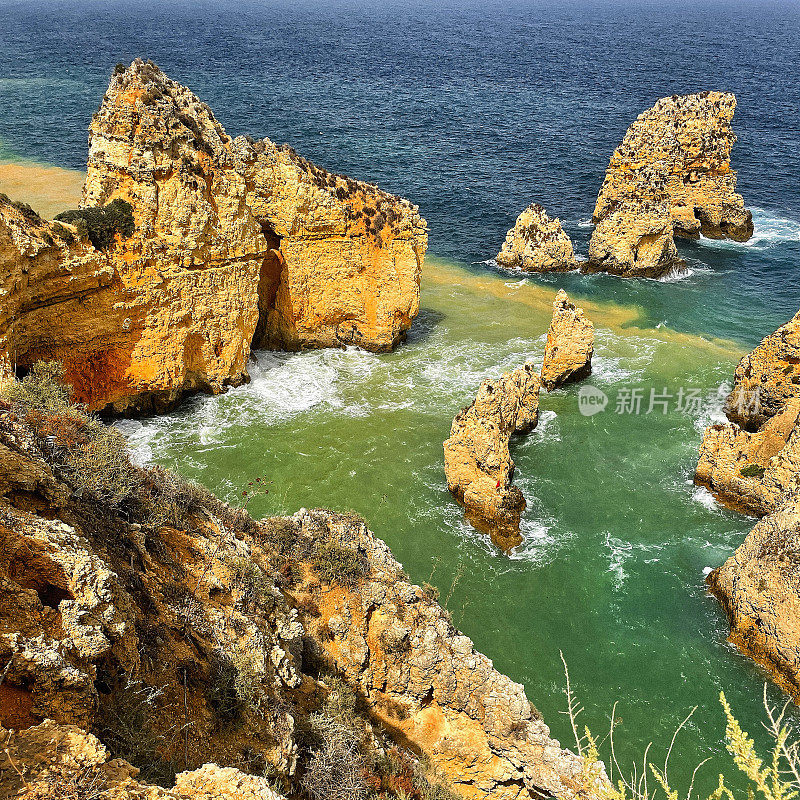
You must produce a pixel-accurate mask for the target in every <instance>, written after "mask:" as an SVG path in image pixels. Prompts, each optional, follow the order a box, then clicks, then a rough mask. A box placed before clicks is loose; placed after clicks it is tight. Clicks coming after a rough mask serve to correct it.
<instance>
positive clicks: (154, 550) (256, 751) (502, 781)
mask: <svg viewBox="0 0 800 800" xmlns="http://www.w3.org/2000/svg"><path fill="white" fill-rule="evenodd" d="M525 374H526V376H527V375H528V374H530V375H531V376H532V377H531V378H530V379H529V383H530V386H537V388H538V385H537V384H536V383H535V381H536V375H535V373H533V371H532V370H531V371H530V373H527V372H526V373H525ZM522 377H523V376H519V378H518V380H520V381H521V380H522ZM526 385H527V384H526ZM528 391H530V387H529V389H528ZM534 399H535V395H534V396H533V397H531V398H527V397H526V400H525V402H524V403H523V402H522V400H521V398H518V399H517V401H516V404H518V405H519V408H515V409H514V410H512V409H511V405H513V403H512V401H511V400H510V399H509V398H507V399H506V401H505V403H504V404H503V407H502V409H500V410H498V413H502V414H504V415H505V416H504V417H503V418H504V419H507V420H508V419H510V418H511V417H513V419H514V425H515V427H516V428H519V429H526V428H529V427H531V426H532V425H533V424H535V402H534ZM15 402H16V401H15ZM74 419H76V417H74V415H72V414H71V413H66V412H63V411H59V412H53V413H39V412H38V411H37V409H29V410H28V411H25V409H24V408H23V409H20V408H17V407H16V406H15V407H14V410H12V411H10V410H0V540H1V541H0V554H2V555H0V587H1V588H2V592H0V665H2V677H3V680H2V682H1V683H0V725H3V726H4V727H5V728H13V729H14V730H16V731H20V733H17V734H14V735H13V736H11V735H10V734H8V735H7V738H6V741H8V743H9V752H10V753H11V755H12V758H13V759H14V763H15V764H17V766H19V765H20V764H21V765H23V766H25V770H26V771H25V772H24V774H25V776H26V781H27V782H28V784H29V785H30V786H33V785H36V787H37V790H39V789H41V790H42V791H43V792H44V793H43V794H41V795H32V797H37V796H58V792H57V791H56V790H55V789H52V790H51V791H50V792H49V793H48V792H46V791H44V789H45V787H48V786H50V787H52V786H56V787H57V786H59V785H60V784H59V783H58V781H69V780H73V779H75V780H77V779H78V778H79V779H80V780H83V779H84V778H86V780H92V781H95V783H93V785H95V786H97V787H98V788H99V787H103V791H105V790H106V787H107V788H108V791H109V792H110V794H109V800H111V798H112V797H120V798H125V797H128V794H126V792H131V793H132V796H134V797H138V796H141V795H137V794H136V793H135V792H136V791H139V790H140V789H142V787H144V788H146V790H147V791H148V792H150V794H147V795H146V796H148V797H176V798H182V797H184V796H185V797H201V798H202V797H205V796H208V797H209V798H210V797H212V796H213V797H216V796H224V794H225V792H226V791H231V792H233V791H234V788H235V790H236V792H238V793H237V794H236V796H242V797H250V796H253V797H265V798H267V800H275V796H274V795H273V794H270V793H269V792H267V793H263V790H264V789H265V788H266V786H265V784H264V783H263V779H261V778H254V777H252V776H251V775H246V774H244V773H255V774H258V775H263V774H265V772H269V773H271V774H272V775H274V776H275V777H276V778H278V779H279V780H281V781H282V782H283V783H282V785H286V786H287V787H288V790H287V793H288V794H292V795H295V794H296V793H297V791H298V789H299V787H301V786H305V787H307V786H308V785H309V782H310V781H313V780H317V781H319V780H326V781H327V782H328V784H330V781H332V780H335V779H336V773H331V774H328V773H326V772H325V770H326V769H327V768H328V767H326V765H330V763H331V761H330V760H329V759H328V756H329V755H330V753H329V752H328V751H327V750H325V748H326V747H328V746H331V747H336V746H340V745H337V742H339V743H341V741H342V740H345V741H346V742H349V744H348V747H351V748H355V749H352V750H346V751H345V750H341V751H337V752H336V753H333V755H334V756H336V757H341V756H342V753H345V755H347V759H345V760H346V761H347V763H348V764H351V766H353V770H354V772H353V773H352V774H353V775H355V778H354V780H355V779H357V780H358V781H362V782H363V781H366V780H367V779H368V780H369V781H371V782H372V783H370V784H369V785H372V786H380V785H382V784H381V781H383V780H388V779H389V778H388V777H387V776H386V775H384V774H383V773H381V772H380V770H381V767H380V764H381V763H383V762H382V761H381V759H383V761H385V760H386V754H387V753H388V752H390V751H391V752H395V751H396V752H397V753H401V756H399V758H400V761H401V762H402V763H404V764H407V765H409V764H410V765H414V766H413V769H414V770H415V771H414V772H413V781H414V783H413V785H414V786H415V787H419V786H424V785H429V784H430V783H432V782H434V781H435V782H445V783H446V784H449V785H450V786H452V788H453V789H454V790H455V791H456V792H457V793H458V794H460V795H461V796H463V797H465V798H470V799H472V798H482V797H486V798H488V797H489V796H492V797H495V796H497V797H499V798H508V800H512V798H513V799H514V800H517V799H518V798H530V799H531V800H533V799H534V798H536V800H538V798H541V797H543V796H558V797H563V798H565V800H574V799H575V798H593V797H598V796H599V788H600V786H601V785H602V784H603V780H604V779H603V776H602V772H601V771H598V770H597V769H594V768H592V769H590V770H588V771H587V769H586V767H587V765H586V764H585V763H584V762H583V761H582V760H581V759H579V758H578V757H577V756H575V755H573V754H572V753H570V752H568V751H566V750H563V749H562V748H561V747H560V746H559V744H558V742H556V741H554V740H552V739H551V738H550V736H549V731H548V729H547V726H546V725H545V724H544V723H543V722H542V721H541V720H540V719H539V718H538V716H537V715H536V713H535V712H534V710H533V709H532V706H531V705H530V703H529V702H528V701H527V699H526V697H525V693H524V691H523V689H522V687H521V686H520V685H519V684H516V683H514V682H513V681H511V680H510V679H508V678H506V677H505V676H503V675H500V674H499V673H498V672H497V671H496V670H494V669H493V667H492V664H491V662H490V661H489V660H488V659H487V658H486V657H485V656H483V655H481V654H480V653H478V652H476V651H475V649H474V647H473V645H472V642H471V641H470V640H469V639H468V638H467V637H466V636H464V635H463V634H461V633H460V632H459V631H457V630H456V629H455V628H454V627H453V625H452V623H451V621H450V618H449V616H448V615H447V614H446V612H445V611H444V610H443V609H441V608H440V607H439V606H438V605H437V604H436V603H435V602H434V601H433V600H432V599H431V597H430V596H429V595H427V594H426V593H424V592H423V591H422V590H421V589H420V588H419V587H418V586H414V585H413V584H411V583H409V581H408V579H407V577H406V576H405V575H404V573H403V572H402V569H401V567H400V565H399V564H398V563H397V562H396V561H395V560H394V559H393V558H392V556H391V554H390V552H389V550H388V548H387V547H386V545H384V544H383V543H382V542H381V541H379V540H377V539H375V537H374V536H373V535H372V534H371V533H370V532H369V531H368V530H367V528H366V525H365V524H364V523H363V521H362V520H360V519H359V518H355V517H354V516H352V515H337V514H332V513H330V512H327V511H319V510H318V511H306V510H301V511H300V512H298V513H297V514H295V515H294V516H293V517H286V518H272V519H267V520H264V521H262V522H255V521H254V520H252V519H251V518H250V517H249V515H247V513H246V512H244V511H242V510H236V509H232V508H230V507H228V506H226V505H224V504H223V503H221V502H220V501H218V500H217V499H216V498H214V497H213V496H212V495H210V494H209V493H208V492H206V491H205V490H203V489H201V488H200V487H197V486H193V485H190V484H186V483H185V482H183V481H181V480H180V479H178V478H176V477H174V476H171V475H170V474H169V473H166V472H164V471H163V470H160V469H157V468H151V469H148V470H141V469H138V468H135V467H133V466H132V465H130V464H129V463H127V462H123V463H118V462H114V463H113V464H111V463H109V464H106V465H105V466H103V467H102V469H103V470H105V471H107V472H108V471H110V470H111V468H112V466H113V472H112V474H111V478H112V479H113V481H114V484H115V485H124V486H125V487H127V488H126V489H125V493H124V496H123V498H122V499H121V500H119V502H118V503H117V504H116V505H112V504H111V503H110V501H109V500H108V499H106V497H105V495H104V494H103V493H101V492H99V490H95V489H94V488H92V487H93V486H94V483H92V482H87V481H86V480H84V477H85V476H83V475H80V474H78V473H77V472H75V471H74V468H73V467H69V468H66V467H65V464H66V463H67V462H64V461H63V460H60V457H59V452H60V451H59V449H58V448H59V447H60V446H61V445H60V444H59V443H60V442H63V441H65V437H68V436H73V435H77V436H78V437H80V435H79V433H77V434H76V433H75V432H74V431H73V428H72V421H73V420H74ZM77 419H78V421H80V420H81V419H82V418H81V417H80V415H78V417H77ZM82 429H83V428H82V426H81V425H78V426H77V430H78V432H80V430H82ZM52 431H56V433H55V434H53V433H52ZM108 435H116V434H112V433H109V434H108ZM77 441H78V445H77V447H78V448H79V449H80V448H81V447H84V445H83V444H81V441H82V440H81V439H80V438H78V440H77ZM103 441H105V440H103ZM74 452H75V447H73V449H72V455H71V456H70V458H73V457H74ZM87 452H88V451H87ZM91 452H96V451H94V450H92V451H91ZM74 463H75V462H74V460H71V461H69V464H74ZM14 467H16V468H14ZM93 468H95V467H89V466H88V465H87V469H93ZM337 676H338V677H337ZM337 682H338V683H337ZM339 684H340V685H341V687H342V688H336V687H337V685H339ZM345 690H346V691H348V692H351V693H354V694H353V697H354V698H355V699H354V700H353V703H352V705H350V706H347V704H346V703H342V702H339V703H338V705H335V711H331V710H330V709H329V706H328V705H326V704H328V703H330V702H331V697H332V696H336V695H337V693H338V695H339V696H340V697H341V695H342V692H344V691H345ZM348 709H349V710H348ZM46 719H50V720H52V722H45V720H46ZM68 726H77V728H69V727H68ZM78 729H80V730H78ZM298 729H302V731H303V734H302V738H301V736H300V734H299V733H298ZM86 731H90V732H92V733H94V734H95V736H96V737H97V738H96V739H95V738H93V737H90V736H87V735H86V733H85V732H86ZM334 734H335V735H334ZM98 740H99V741H98ZM101 743H102V744H101ZM51 745H52V746H51ZM320 748H321V749H320ZM77 751H80V753H82V754H83V755H79V754H77ZM318 753H322V754H323V756H324V757H322V756H320V758H317V754H318ZM414 753H421V754H424V755H425V756H426V759H427V761H426V762H425V763H426V764H427V766H423V765H422V764H421V763H420V762H419V761H418V760H417V758H416V756H415V755H414ZM381 754H383V755H381ZM109 756H112V757H113V760H111V761H109ZM122 758H125V759H126V761H127V762H130V764H133V767H135V768H137V769H141V770H142V772H141V774H138V775H137V774H136V769H133V768H132V767H131V766H130V764H128V763H126V762H123V761H121V760H119V759H122ZM320 759H321V760H320ZM348 759H349V760H348ZM209 762H214V763H213V764H211V763H209ZM334 763H339V762H336V761H335V759H334ZM29 765H30V766H29ZM589 766H590V765H589ZM239 770H242V771H241V772H240V771H239ZM315 770H316V771H315ZM178 771H180V774H178V775H177V777H174V773H175V772H178ZM326 776H327V777H326ZM364 776H366V777H364ZM587 776H589V778H588V779H587ZM18 777H19V776H18V773H16V771H13V774H12V771H9V769H8V763H7V760H2V763H0V787H8V786H9V785H10V784H9V782H11V785H13V786H14V787H18V783H16V781H17V778H18ZM156 779H158V780H157V782H158V783H160V784H161V785H163V786H172V785H173V784H174V788H172V789H169V790H162V789H160V788H157V787H150V786H148V785H149V784H152V783H153V782H154V781H156ZM408 780H411V775H409V777H408ZM73 782H74V781H73ZM426 782H427V783H426ZM326 785H327V784H326ZM359 785H360V786H362V789H363V792H364V793H366V792H367V784H366V783H363V785H362V784H359ZM407 785H411V784H407ZM362 789H359V790H358V791H362ZM112 790H113V791H112ZM214 792H216V793H217V794H216V795H215V794H214ZM259 792H262V794H259ZM421 792H422V790H421V789H417V788H415V789H413V791H412V794H411V796H412V797H413V798H414V800H420V799H421V798H422V796H423V795H422V793H421ZM354 796H358V795H354Z"/></svg>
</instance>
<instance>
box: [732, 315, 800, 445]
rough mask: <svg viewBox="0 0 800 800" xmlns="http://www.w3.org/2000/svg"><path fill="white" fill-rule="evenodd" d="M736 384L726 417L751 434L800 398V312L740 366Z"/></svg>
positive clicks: (735, 380)
mask: <svg viewBox="0 0 800 800" xmlns="http://www.w3.org/2000/svg"><path fill="white" fill-rule="evenodd" d="M733 381H734V382H733V390H732V391H731V393H730V395H729V396H728V399H727V400H726V403H725V414H726V415H727V416H728V418H729V419H730V420H732V421H733V422H736V423H738V424H739V425H740V426H741V427H743V428H745V429H746V430H749V431H756V430H758V429H759V428H760V427H761V426H762V425H763V424H764V423H765V422H766V421H767V420H768V419H770V417H773V416H775V415H776V414H779V413H780V412H781V411H782V410H783V408H784V407H785V405H786V403H787V402H788V401H789V400H791V399H793V398H798V397H800V311H798V313H797V314H795V315H794V317H793V318H792V319H791V320H789V322H787V323H786V324H785V325H782V326H781V327H780V328H778V330H776V331H775V332H774V333H771V334H769V336H766V337H765V338H764V339H763V340H762V341H761V343H760V344H759V345H758V347H756V348H755V349H754V350H753V351H752V352H751V353H748V354H747V355H746V356H745V357H744V358H743V359H742V360H741V361H740V362H739V365H738V366H737V367H736V371H735V372H734V378H733Z"/></svg>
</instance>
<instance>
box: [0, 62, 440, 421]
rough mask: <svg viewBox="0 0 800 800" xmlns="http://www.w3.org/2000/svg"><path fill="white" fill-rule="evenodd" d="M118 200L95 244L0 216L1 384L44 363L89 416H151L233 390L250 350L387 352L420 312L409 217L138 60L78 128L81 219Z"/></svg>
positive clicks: (77, 232) (410, 212) (400, 205)
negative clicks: (228, 118)
mask: <svg viewBox="0 0 800 800" xmlns="http://www.w3.org/2000/svg"><path fill="white" fill-rule="evenodd" d="M115 200H124V201H126V202H128V203H130V205H131V207H132V220H131V223H132V225H131V226H123V228H121V229H120V231H119V232H117V233H116V234H113V232H112V234H111V235H110V236H109V237H108V243H107V245H102V244H101V243H100V242H101V238H100V237H98V236H97V235H94V234H95V233H96V232H95V231H93V229H92V227H91V226H92V221H91V220H89V223H88V224H89V228H88V231H87V229H86V225H85V223H82V221H81V220H80V219H78V218H77V217H79V216H80V214H78V215H77V217H76V216H71V217H69V219H72V220H73V223H74V224H64V225H61V224H55V225H53V224H50V223H44V222H43V221H41V220H39V219H38V218H36V217H35V215H34V216H30V215H26V214H24V213H21V212H20V211H19V210H18V209H15V208H13V207H12V206H11V205H10V204H8V203H0V287H3V291H4V297H3V309H2V310H0V372H2V373H4V374H5V375H8V374H9V373H10V371H11V370H12V368H13V367H14V366H15V365H16V367H17V368H23V369H26V368H28V367H30V366H31V364H33V363H34V362H35V361H36V360H38V359H55V360H59V361H61V362H63V364H64V366H65V367H66V370H67V380H68V381H69V382H70V383H72V385H73V386H74V387H75V396H76V399H79V400H81V401H83V402H86V403H87V404H88V405H89V406H90V407H91V408H93V409H98V410H103V409H104V410H107V411H109V412H114V413H126V414H137V413H148V412H153V411H161V410H164V409H165V408H168V407H169V406H171V405H173V404H174V403H175V402H176V401H177V399H178V398H179V397H180V396H181V394H182V393H184V392H187V391H193V390H198V389H199V390H204V391H209V392H219V391H222V390H223V389H224V388H225V387H226V386H229V385H237V384H240V383H242V382H244V381H246V380H248V374H247V361H248V357H249V354H250V350H251V348H277V349H290V350H296V349H301V348H307V347H332V346H334V347H341V346H344V345H359V346H360V347H363V348H365V349H368V350H374V351H386V350H390V349H391V348H393V347H394V346H395V345H396V344H397V343H398V342H400V341H401V340H402V339H403V338H404V336H405V333H406V331H407V330H408V328H409V326H410V325H411V321H412V320H413V318H414V317H415V316H416V314H417V312H418V310H419V281H420V271H421V268H422V262H423V258H424V254H425V249H426V246H427V232H426V223H425V221H424V220H423V219H422V218H421V217H420V215H419V213H418V209H417V207H416V206H413V205H412V204H411V203H409V202H408V201H407V200H403V199H401V198H399V197H395V196H393V195H390V194H387V193H386V192H383V191H381V190H380V189H378V188H377V187H375V186H372V185H370V184H366V183H363V182H360V181H355V180H353V179H351V178H348V177H346V176H342V175H334V174H332V173H329V172H327V171H325V170H324V169H321V168H319V167H317V166H316V165H314V164H312V163H311V162H309V161H307V160H306V159H304V158H302V157H301V156H299V155H298V154H297V153H295V151H294V150H292V149H291V148H290V147H288V145H284V146H281V147H279V146H277V145H275V144H273V143H272V142H271V141H269V140H268V139H263V140H261V141H253V140H252V139H251V138H249V137H244V136H240V137H237V138H236V139H231V137H229V136H228V135H227V133H226V132H225V130H224V128H223V127H222V125H221V124H220V123H219V122H218V121H217V120H216V118H215V117H214V115H213V113H212V112H211V110H210V109H209V107H208V106H207V105H206V104H205V103H202V102H201V101H200V100H199V99H198V98H197V97H196V96H195V95H194V94H192V93H191V92H190V91H189V90H188V89H187V88H185V87H183V86H181V85H180V84H178V83H176V82H174V81H172V80H170V79H169V78H168V77H167V76H166V75H164V74H163V73H162V72H161V71H160V70H159V69H158V68H157V67H156V66H155V65H153V64H151V63H149V62H142V61H140V60H136V61H134V62H133V64H131V66H130V67H129V68H128V69H126V70H119V71H116V72H115V74H114V75H113V77H112V79H111V83H110V85H109V88H108V91H107V92H106V94H105V95H104V97H103V101H102V104H101V106H100V109H99V110H98V112H97V113H96V114H95V115H94V117H93V119H92V123H91V126H90V132H89V157H88V164H87V175H86V184H85V186H84V193H83V202H82V207H83V209H84V210H85V212H86V213H90V212H92V211H93V210H94V209H97V208H99V207H105V206H107V205H108V204H110V203H111V202H113V201H115ZM87 237H88V238H89V239H90V240H91V241H93V242H95V244H97V245H98V246H100V247H103V249H97V248H96V247H94V246H92V244H91V243H90V242H88V241H87ZM105 241H106V239H105V238H104V239H103V242H105ZM0 377H2V375H0Z"/></svg>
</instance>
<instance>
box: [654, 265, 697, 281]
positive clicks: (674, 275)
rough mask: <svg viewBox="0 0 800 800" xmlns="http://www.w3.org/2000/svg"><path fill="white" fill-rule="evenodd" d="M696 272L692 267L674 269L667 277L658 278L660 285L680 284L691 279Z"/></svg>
mask: <svg viewBox="0 0 800 800" xmlns="http://www.w3.org/2000/svg"><path fill="white" fill-rule="evenodd" d="M694 274H695V271H694V270H693V269H692V268H691V267H674V268H673V269H671V270H670V271H669V272H668V273H667V274H666V275H662V276H661V277H660V278H657V279H656V280H658V282H659V283H678V282H679V281H685V280H686V279H687V278H691V277H692V275H694Z"/></svg>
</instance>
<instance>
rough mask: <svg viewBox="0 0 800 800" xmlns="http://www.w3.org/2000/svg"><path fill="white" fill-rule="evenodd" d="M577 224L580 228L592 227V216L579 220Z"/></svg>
mask: <svg viewBox="0 0 800 800" xmlns="http://www.w3.org/2000/svg"><path fill="white" fill-rule="evenodd" d="M577 225H578V227H579V228H591V227H592V218H591V217H589V218H588V219H581V220H578V223H577Z"/></svg>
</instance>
